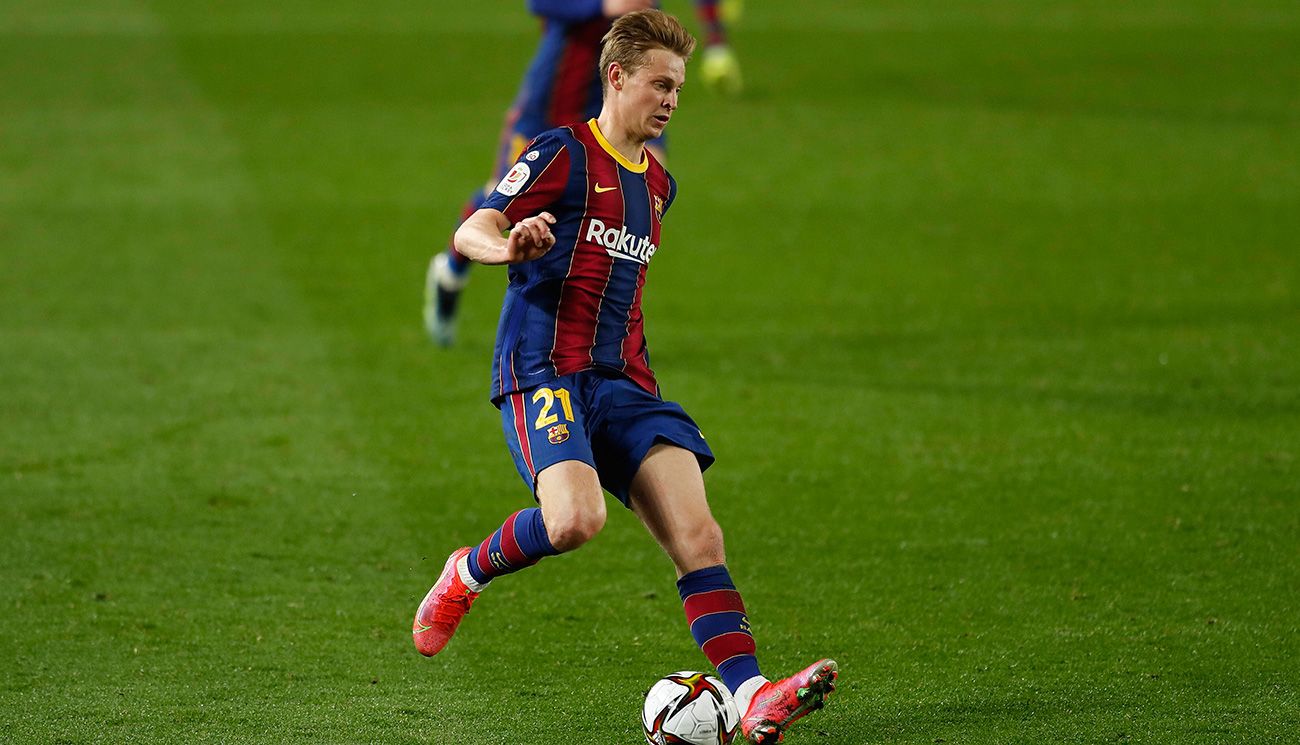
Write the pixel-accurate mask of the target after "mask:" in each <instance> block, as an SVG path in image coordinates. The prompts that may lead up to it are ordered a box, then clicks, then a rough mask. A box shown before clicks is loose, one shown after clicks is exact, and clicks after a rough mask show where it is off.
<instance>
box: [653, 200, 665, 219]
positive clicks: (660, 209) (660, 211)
mask: <svg viewBox="0 0 1300 745" xmlns="http://www.w3.org/2000/svg"><path fill="white" fill-rule="evenodd" d="M655 219H656V220H658V221H659V222H663V220H664V198H663V197H661V196H659V195H658V194H656V195H655Z"/></svg>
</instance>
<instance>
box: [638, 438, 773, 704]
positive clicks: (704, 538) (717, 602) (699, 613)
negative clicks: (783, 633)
mask: <svg viewBox="0 0 1300 745" xmlns="http://www.w3.org/2000/svg"><path fill="white" fill-rule="evenodd" d="M629 494H630V497H631V500H630V501H631V504H632V510H633V511H634V512H635V513H636V515H637V517H639V518H641V522H643V523H645V526H646V528H647V529H649V531H650V534H651V535H653V536H654V537H655V540H656V541H658V542H659V545H660V546H662V547H663V549H664V551H666V552H667V553H668V556H669V558H670V559H672V561H673V564H674V565H676V567H677V574H678V579H677V589H678V591H679V593H680V594H681V598H682V605H683V607H684V608H685V610H686V622H687V623H688V624H690V627H691V636H693V637H695V643H696V644H698V645H699V646H700V650H701V651H703V652H704V656H705V657H708V658H709V662H711V663H713V666H714V667H715V668H717V669H718V673H719V674H720V675H721V676H722V681H723V682H724V683H726V685H727V688H729V689H731V691H732V692H733V693H735V694H736V695H737V698H738V699H742V698H743V699H744V702H743V704H742V702H741V701H739V700H738V701H737V703H738V704H741V706H740V711H741V712H742V713H743V712H744V711H745V708H744V707H745V706H746V705H747V704H748V699H749V697H751V696H752V695H753V691H755V690H757V689H758V687H759V686H760V685H762V683H764V682H766V681H765V679H764V678H762V676H761V675H760V673H759V669H758V660H757V659H756V658H755V656H754V652H755V651H756V647H755V644H754V637H753V635H752V634H751V633H750V630H749V620H748V618H747V617H746V615H745V604H744V602H743V601H742V600H741V597H740V593H739V592H737V590H736V586H735V584H733V583H732V581H731V575H730V574H729V573H728V572H727V567H726V566H725V565H724V563H723V562H724V561H725V559H726V557H725V555H724V553H723V544H722V528H720V527H719V526H718V523H717V521H716V520H714V519H713V513H712V512H710V510H709V503H708V500H707V498H706V497H705V494H704V476H703V475H702V474H701V473H700V464H699V461H698V460H696V458H695V455H694V454H693V453H691V452H689V451H687V450H684V449H682V448H680V447H677V446H675V445H668V444H663V443H660V444H657V445H655V446H654V447H652V448H651V449H650V452H649V453H647V454H646V457H645V459H644V460H642V461H641V467H640V469H639V470H638V471H637V474H636V476H635V477H634V478H633V479H632V485H631V488H630V489H629Z"/></svg>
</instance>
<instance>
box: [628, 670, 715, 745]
mask: <svg viewBox="0 0 1300 745" xmlns="http://www.w3.org/2000/svg"><path fill="white" fill-rule="evenodd" d="M641 725H642V727H643V728H644V731H645V741H646V742H648V743H650V745H674V743H676V744H677V745H728V744H729V743H730V742H732V741H733V740H735V739H736V735H737V734H738V733H739V732H740V714H738V713H737V712H736V703H735V702H734V701H732V700H731V691H728V690H727V687H726V686H724V685H723V684H722V681H720V680H718V679H717V678H715V677H713V676H711V675H705V674H704V673H696V672H680V673H673V674H672V675H665V676H664V677H662V678H660V679H659V680H658V681H656V682H655V684H654V685H653V686H651V688H650V692H649V693H647V694H646V697H645V709H644V711H642V712H641Z"/></svg>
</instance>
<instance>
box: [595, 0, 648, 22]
mask: <svg viewBox="0 0 1300 745" xmlns="http://www.w3.org/2000/svg"><path fill="white" fill-rule="evenodd" d="M654 6H655V4H654V0H601V3H600V8H601V12H602V13H604V14H605V17H606V18H618V17H619V16H621V15H623V14H625V13H631V12H632V11H634V10H645V9H646V8H653V7H654Z"/></svg>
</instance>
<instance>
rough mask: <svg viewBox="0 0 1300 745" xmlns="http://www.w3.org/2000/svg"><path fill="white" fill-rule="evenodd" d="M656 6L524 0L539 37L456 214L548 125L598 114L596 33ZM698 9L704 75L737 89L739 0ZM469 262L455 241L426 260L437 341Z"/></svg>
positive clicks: (428, 313)
mask: <svg viewBox="0 0 1300 745" xmlns="http://www.w3.org/2000/svg"><path fill="white" fill-rule="evenodd" d="M653 5H656V2H655V0H529V2H528V7H529V10H531V11H532V12H533V13H534V14H536V15H537V16H539V17H540V18H541V19H542V23H543V30H542V39H541V43H540V44H539V45H538V47H537V52H536V54H535V55H534V56H533V60H532V62H531V63H530V64H529V66H528V72H527V73H526V74H525V76H524V81H523V84H522V85H521V86H520V88H519V93H518V94H517V95H516V97H515V102H514V104H513V105H512V106H511V107H510V110H509V111H508V112H507V113H506V121H505V126H504V127H503V128H502V133H501V135H502V136H501V142H500V144H499V145H498V147H497V162H496V166H495V167H494V169H493V175H492V177H491V179H490V180H489V181H488V184H487V187H486V188H484V189H481V190H478V191H476V192H475V193H474V194H473V195H471V196H470V199H469V201H468V202H467V203H466V205H465V207H464V209H463V210H462V212H461V216H460V218H461V220H464V219H465V218H466V217H468V216H469V215H471V214H473V213H474V211H475V210H477V209H478V208H479V207H482V206H483V202H484V200H485V199H487V195H488V194H489V193H490V192H491V189H492V185H493V184H495V183H496V182H497V181H499V180H501V177H502V176H504V175H505V172H506V169H508V168H509V167H510V166H511V165H512V164H513V163H514V162H515V159H516V158H518V157H519V153H520V152H521V151H522V150H523V147H524V145H525V144H526V143H527V142H528V141H529V140H531V139H532V138H534V137H536V136H537V135H539V134H541V133H542V132H545V131H546V130H548V129H552V128H554V127H558V126H560V125H562V124H573V123H575V122H581V121H585V120H587V119H590V118H591V117H594V116H596V114H598V113H600V102H601V94H600V91H601V84H600V74H599V70H598V66H597V64H596V62H597V60H598V58H599V56H600V39H601V37H602V36H604V35H605V32H607V31H608V30H609V25H610V23H611V22H612V19H613V18H617V17H618V16H621V15H623V14H624V13H628V12H631V11H634V10H643V9H646V8H650V7H651V6H653ZM695 7H696V10H697V12H698V14H699V18H700V22H701V23H702V24H703V26H704V27H705V29H706V30H707V33H708V40H709V43H708V47H707V48H706V49H705V52H704V68H705V79H706V80H707V81H709V82H710V84H711V86H712V87H716V88H718V89H719V90H722V91H724V92H733V93H734V92H737V91H739V90H740V86H741V79H740V65H739V64H738V63H737V62H736V57H735V55H734V54H733V53H732V51H731V47H730V46H729V45H728V43H727V36H726V29H725V27H724V25H723V21H722V16H723V15H727V12H726V11H727V10H728V9H729V8H730V9H731V10H732V11H733V14H734V12H735V9H736V8H738V7H739V6H738V0H733V2H732V3H726V2H722V3H720V2H719V0H695ZM664 145H665V143H664V142H663V140H662V139H656V140H655V141H653V142H652V143H651V146H652V147H654V148H655V155H656V157H658V158H659V160H660V161H661V162H662V161H663V154H664ZM469 267H470V262H469V259H467V258H465V257H464V256H462V255H461V254H460V253H459V252H458V251H457V250H456V247H455V245H454V244H453V245H449V246H448V247H447V249H446V250H445V251H442V252H441V253H439V254H438V255H436V256H434V257H433V259H432V260H431V261H430V262H429V270H428V272H427V274H426V275H425V285H424V326H425V329H426V330H427V331H428V332H429V335H430V337H432V338H433V340H434V341H435V342H436V343H438V344H439V345H441V346H444V347H445V346H450V345H451V344H453V343H454V342H455V339H456V317H457V308H458V306H459V304H460V294H461V291H462V290H464V289H465V285H466V283H468V282H469Z"/></svg>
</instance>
